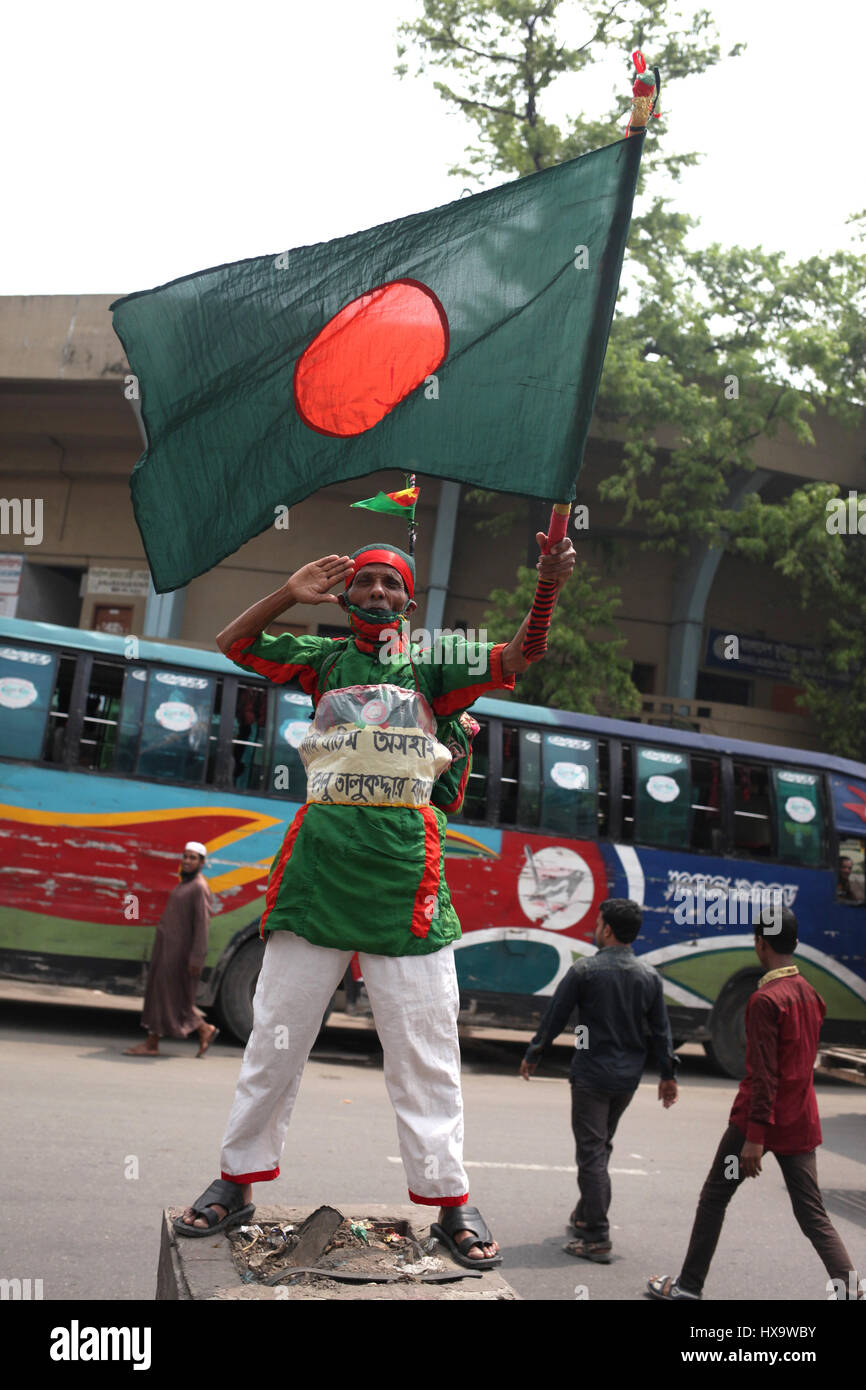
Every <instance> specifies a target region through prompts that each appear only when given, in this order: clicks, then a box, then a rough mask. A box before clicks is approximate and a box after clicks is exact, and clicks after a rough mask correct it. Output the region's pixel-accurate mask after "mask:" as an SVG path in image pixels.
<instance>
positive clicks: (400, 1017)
mask: <svg viewBox="0 0 866 1390" xmlns="http://www.w3.org/2000/svg"><path fill="white" fill-rule="evenodd" d="M537 539H538V541H539V545H540V546H541V547H542V549H544V548H545V542H546V537H545V536H544V534H543V533H540V534H539V535H538V537H537ZM574 563H575V553H574V547H573V546H572V544H571V541H570V540H563V541H560V542H559V543H557V544H556V545H555V546H553V547H552V548H551V550H550V553H547V554H545V553H543V554H542V556H541V558H540V559H539V562H538V570H539V574H540V578H541V579H543V580H544V581H546V582H547V583H548V584H549V585H551V586H553V587H554V588H555V590H556V591H557V592H558V590H559V589H560V588H561V586H562V585H563V584H564V583H565V581H566V580H567V579H568V577H569V575H570V574H571V571H572V569H573V567H574ZM336 586H341V587H342V589H343V592H341V593H340V594H339V595H336V594H334V593H333V592H332V590H333V589H334V588H335V587H336ZM414 587H415V566H414V561H413V560H412V558H411V557H410V556H408V555H406V554H405V553H404V552H403V551H401V550H399V549H398V548H397V547H395V546H392V545H390V544H387V543H382V544H374V545H371V546H365V547H363V548H362V549H361V550H359V551H356V552H355V554H354V555H353V556H348V555H327V556H324V557H322V558H321V559H319V560H314V561H313V562H312V563H310V564H307V565H304V566H303V567H302V568H301V569H299V570H296V571H295V573H294V574H293V575H292V577H291V578H290V579H289V580H287V582H286V583H285V584H284V585H283V586H282V587H281V588H280V589H277V590H276V591H275V592H274V593H272V594H269V595H268V597H267V598H264V599H262V600H261V602H259V603H257V604H254V605H253V607H252V608H250V609H248V610H247V611H246V612H245V613H243V614H241V616H240V617H239V618H236V619H235V621H234V622H232V623H230V624H229V625H228V627H226V628H225V629H224V631H223V632H221V633H220V634H219V636H218V638H217V643H218V645H219V647H220V648H221V650H222V651H224V652H225V653H226V655H227V656H229V657H230V658H231V659H232V660H233V661H235V662H237V663H238V664H239V665H241V666H243V667H246V668H247V669H250V670H253V671H256V672H258V673H259V674H261V675H266V676H267V677H268V678H269V679H270V680H272V681H274V682H276V683H277V684H281V683H284V682H286V681H292V680H297V681H299V682H300V684H301V686H302V688H303V689H304V690H306V691H307V693H308V694H310V695H311V697H312V699H313V703H314V705H315V706H316V716H315V720H314V723H313V725H312V727H311V731H310V735H309V736H308V737H307V738H306V739H305V740H304V743H303V744H302V746H301V754H302V757H303V758H304V761H305V764H306V767H307V801H306V804H305V805H304V806H303V807H302V808H301V810H300V811H299V812H298V814H297V816H296V817H295V819H294V821H293V822H292V824H291V826H290V827H289V830H288V832H287V834H286V838H285V842H284V844H283V847H282V849H281V850H280V852H279V854H278V855H277V858H276V859H275V861H274V865H273V868H272V870H271V875H270V879H269V883H268V890H267V897H266V906H265V912H264V915H263V917H262V934H263V935H265V933H267V946H266V950H265V958H264V963H263V966H262V971H261V975H260V977H259V985H258V989H257V991H256V997H255V1008H254V1025H253V1032H252V1035H251V1037H250V1040H249V1043H248V1044H247V1049H246V1052H245V1054H244V1063H243V1068H242V1071H241V1076H240V1079H239V1082H238V1087H237V1090H236V1093H235V1100H234V1105H233V1107H232V1112H231V1115H230V1118H229V1123H228V1127H227V1130H226V1133H225V1136H224V1140H223V1150H222V1163H221V1168H222V1177H221V1179H220V1180H218V1181H217V1182H214V1183H213V1184H211V1186H210V1187H209V1188H208V1189H207V1191H206V1192H205V1193H203V1194H202V1196H201V1197H200V1198H198V1199H197V1201H196V1202H195V1203H193V1205H192V1206H191V1207H188V1208H187V1210H186V1211H185V1213H184V1215H183V1217H182V1218H181V1219H179V1220H177V1221H176V1222H175V1228H176V1229H177V1230H178V1231H179V1233H180V1234H182V1235H193V1236H204V1235H208V1234H212V1233H214V1232H216V1231H220V1230H225V1229H226V1228H227V1227H229V1226H231V1225H234V1224H236V1223H237V1222H239V1221H241V1220H244V1219H246V1218H247V1217H248V1216H249V1215H250V1214H251V1212H252V1210H253V1208H252V1207H251V1203H250V1198H251V1185H252V1183H254V1182H263V1181H269V1180H271V1179H273V1178H276V1177H277V1176H278V1174H279V1166H278V1164H279V1157H280V1153H281V1150H282V1147H283V1142H284V1140H285V1135H286V1131H287V1129H288V1124H289V1118H290V1115H291V1111H292V1107H293V1104H294V1100H295V1096H296V1095H297V1091H298V1087H299V1085H300V1079H301V1073H302V1071H303V1068H304V1064H305V1062H306V1059H307V1056H308V1054H309V1051H310V1048H311V1046H312V1044H313V1042H314V1041H315V1038H316V1035H317V1033H318V1031H319V1027H320V1025H321V1020H322V1015H323V1013H324V1010H325V1007H326V1005H327V1002H328V1000H329V999H330V997H331V995H332V993H333V991H334V989H335V988H336V987H337V985H338V983H339V981H340V979H341V978H342V976H343V974H344V972H345V970H346V967H347V965H348V963H349V960H350V959H351V956H352V954H353V952H354V951H358V952H359V953H360V960H361V967H362V970H363V974H364V980H365V983H366V985H367V990H368V993H369V996H370V1001H371V1004H372V1006H373V1011H374V1015H375V1020H376V1025H377V1029H378V1032H379V1036H380V1039H381V1042H382V1048H383V1053H384V1069H385V1081H386V1085H387V1087H388V1092H389V1095H390V1098H391V1101H392V1104H393V1106H394V1110H395V1113H396V1117H397V1128H398V1134H399V1139H400V1152H401V1156H402V1159H403V1164H404V1167H405V1170H406V1175H407V1180H408V1185H409V1195H410V1198H411V1199H412V1201H413V1202H417V1203H419V1204H421V1205H423V1206H435V1207H439V1208H440V1212H439V1220H438V1222H436V1223H434V1225H433V1226H432V1228H431V1229H432V1231H433V1234H434V1235H436V1236H437V1237H438V1238H439V1239H441V1240H442V1241H443V1242H444V1243H445V1244H446V1245H447V1247H448V1248H449V1249H450V1251H451V1253H452V1254H453V1255H454V1257H455V1258H456V1259H458V1260H459V1261H460V1262H461V1263H463V1264H465V1265H467V1266H471V1267H475V1268H482V1269H483V1268H489V1267H491V1266H492V1265H494V1264H498V1263H500V1261H501V1256H499V1254H498V1247H497V1245H496V1242H495V1241H494V1239H493V1237H492V1235H491V1233H490V1231H489V1230H488V1228H487V1226H486V1224H485V1222H484V1220H483V1218H482V1217H481V1215H480V1213H479V1212H478V1211H477V1210H476V1209H475V1208H471V1207H467V1206H466V1205H465V1204H466V1202H467V1198H468V1191H467V1186H468V1184H467V1179H466V1173H465V1169H464V1167H463V1162H462V1147H463V1107H462V1097H461V1091H460V1077H459V1072H460V1051H459V1043H458V1038H457V1010H458V1005H459V992H458V987H457V978H456V971H455V967H454V948H453V942H454V941H455V940H456V939H457V938H458V937H459V935H460V924H459V922H458V920H457V916H456V913H455V912H454V909H453V907H452V905H451V899H450V895H449V893H448V886H447V883H446V882H445V877H444V872H443V860H444V842H445V824H446V822H445V816H444V815H443V813H442V812H441V811H440V810H438V809H437V808H436V807H435V806H433V805H431V804H430V803H431V795H432V788H433V782H434V780H435V778H436V777H437V776H440V775H441V774H442V773H444V772H445V771H446V770H447V768H448V765H449V763H450V754H449V753H448V751H447V750H446V749H445V748H444V747H443V745H442V743H441V742H439V741H438V739H437V738H436V733H437V731H438V725H437V722H436V721H437V719H438V720H440V721H441V720H443V719H447V718H448V717H453V716H456V715H458V714H460V713H461V712H462V711H464V710H466V709H467V708H468V707H469V706H470V705H471V704H472V703H473V701H474V700H475V699H477V698H478V696H480V695H481V694H482V693H484V692H485V691H488V690H495V689H506V690H510V689H513V688H514V677H515V674H516V673H517V672H519V671H523V670H525V669H526V667H527V665H528V661H527V659H526V657H525V656H524V655H523V646H524V640H525V637H526V630H527V625H528V622H529V619H528V617H527V620H526V621H524V623H523V624H522V625H521V628H520V629H519V631H518V632H517V633H516V634H515V636H514V637H513V638H512V639H511V641H510V642H509V643H507V644H505V643H502V644H499V645H494V646H479V645H478V644H473V643H467V642H466V640H465V638H464V637H463V636H462V635H459V634H446V635H444V637H443V638H442V645H441V647H440V652H441V659H437V660H436V661H434V662H430V661H429V660H423V661H420V660H416V661H413V651H412V649H411V647H410V645H409V643H408V642H407V641H406V639H405V638H403V639H402V640H401V641H400V642H398V644H397V653H396V655H395V654H394V641H393V638H394V635H395V630H396V631H398V632H399V631H400V629H401V625H402V620H403V618H405V617H408V615H409V614H410V613H411V612H412V611H413V610H414V608H415V600H414ZM296 603H314V604H318V603H339V604H340V606H341V607H342V608H343V609H344V611H345V612H346V613H347V615H348V619H349V625H350V629H351V636H350V638H348V639H334V638H327V637H318V636H301V637H294V636H291V635H290V634H283V635H282V636H280V637H270V636H268V635H267V634H266V633H265V631H264V629H265V628H266V627H267V626H268V625H269V624H270V623H272V622H273V621H274V620H275V619H276V618H278V617H279V616H280V615H281V614H282V613H284V612H285V611H286V610H287V609H288V608H290V607H291V606H292V605H293V604H296ZM389 639H390V640H389ZM386 643H388V650H389V655H388V657H387V658H386V659H385V660H384V661H383V659H382V657H383V647H384V645H385V644H386ZM414 655H415V657H416V659H417V656H418V655H419V654H418V653H417V651H416V652H415V653H414ZM470 669H471V672H472V674H469V672H470ZM479 669H481V671H482V674H480V675H479V674H478V672H479ZM431 712H432V713H431ZM281 1029H283V1030H284V1033H287V1034H288V1045H287V1046H285V1045H281V1046H277V1044H276V1041H275V1039H276V1038H277V1036H278V1034H279V1032H280V1030H281Z"/></svg>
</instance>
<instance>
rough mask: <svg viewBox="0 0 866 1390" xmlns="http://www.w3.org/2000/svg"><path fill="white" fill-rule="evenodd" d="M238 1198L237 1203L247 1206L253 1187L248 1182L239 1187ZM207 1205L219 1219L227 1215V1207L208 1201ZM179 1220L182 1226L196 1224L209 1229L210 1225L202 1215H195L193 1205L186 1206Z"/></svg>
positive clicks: (251, 1197)
mask: <svg viewBox="0 0 866 1390" xmlns="http://www.w3.org/2000/svg"><path fill="white" fill-rule="evenodd" d="M238 1200H239V1204H241V1205H243V1206H247V1205H248V1204H249V1203H250V1202H252V1200H253V1189H252V1187H251V1186H250V1184H249V1183H247V1184H246V1185H245V1186H244V1187H241V1188H240V1196H239V1199H238ZM208 1206H209V1207H210V1209H211V1210H212V1211H214V1212H216V1214H217V1216H218V1217H219V1219H220V1221H222V1220H223V1219H224V1218H225V1217H226V1216H228V1208H227V1207H224V1206H222V1205H221V1204H220V1203H219V1202H209V1203H208ZM181 1221H182V1222H183V1224H184V1226H198V1227H201V1228H202V1229H203V1230H209V1229H211V1225H210V1224H209V1223H208V1222H207V1221H206V1220H205V1218H204V1217H203V1216H196V1213H195V1209H194V1208H193V1207H187V1208H186V1210H185V1211H184V1214H183V1216H182V1217H181Z"/></svg>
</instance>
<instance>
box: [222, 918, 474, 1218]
mask: <svg viewBox="0 0 866 1390" xmlns="http://www.w3.org/2000/svg"><path fill="white" fill-rule="evenodd" d="M351 958H352V952H351V951H333V950H329V949H326V948H324V947H322V946H313V945H311V944H310V942H308V941H305V940H304V938H303V937H300V936H295V935H294V934H293V933H292V932H288V931H274V932H270V933H269V935H268V938H267V945H266V946H265V957H264V962H263V964H262V970H261V974H260V975H259V982H258V987H257V989H256V994H255V999H254V1001H253V1031H252V1033H251V1034H250V1039H249V1042H248V1043H247V1047H246V1051H245V1052H244V1060H243V1066H242V1067H241V1074H240V1077H239V1079H238V1084H237V1089H236V1091H235V1099H234V1104H233V1105H232V1110H231V1114H230V1115H229V1121H228V1125H227V1127H226V1132H225V1135H224V1136H223V1148H222V1155H221V1160H220V1166H221V1169H222V1176H223V1177H224V1178H227V1179H228V1180H229V1181H230V1182H237V1183H248V1182H264V1181H267V1180H268V1179H270V1178H275V1177H277V1175H278V1174H279V1171H280V1170H279V1161H280V1155H281V1153H282V1150H283V1144H284V1143H285V1139H286V1132H287V1130H288V1127H289V1120H290V1119H291V1115H292V1109H293V1107H294V1104H295V1097H296V1095H297V1094H298V1087H299V1086H300V1084H301V1075H302V1073H303V1070H304V1065H305V1063H306V1060H307V1057H308V1056H309V1053H310V1048H311V1047H312V1046H313V1043H314V1042H315V1040H316V1037H317V1035H318V1032H319V1029H320V1027H321V1023H322V1015H323V1014H324V1012H325V1009H326V1008H327V1005H328V1001H329V999H330V998H331V995H332V994H333V993H334V990H335V989H336V988H337V986H338V984H339V983H340V980H341V979H342V977H343V975H344V974H345V972H346V968H347V966H348V964H349V961H350V960H351ZM360 962H361V970H362V972H363V975H364V983H365V985H366V987H367V993H368V995H369V997H370V1003H371V1005H372V1008H373V1016H374V1019H375V1022H376V1029H377V1032H378V1034H379V1040H380V1042H381V1044H382V1051H383V1053H384V1063H385V1066H384V1070H385V1085H386V1086H387V1088H388V1095H389V1096H390V1098H391V1104H392V1105H393V1107H394V1113H395V1115H396V1117H397V1136H398V1140H399V1144H400V1155H401V1157H402V1159H403V1167H404V1169H405V1170H406V1178H407V1181H408V1184H409V1196H410V1198H411V1200H412V1201H413V1202H421V1203H423V1204H424V1205H427V1206H459V1205H461V1204H462V1203H463V1202H465V1201H466V1195H467V1190H468V1183H467V1179H466V1171H465V1169H464V1167H463V1097H462V1094H461V1091H460V1046H459V1042H458V1038H457V1011H458V1007H459V991H458V987H457V971H456V969H455V967H454V947H453V946H444V947H443V948H442V949H441V950H439V951H433V952H431V954H430V955H426V956H373V955H366V954H361V955H360Z"/></svg>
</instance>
